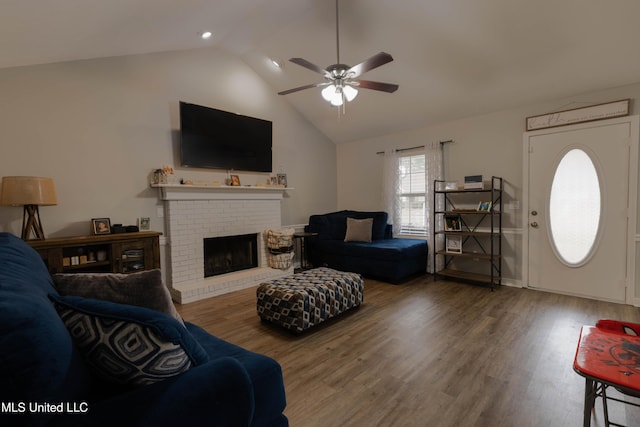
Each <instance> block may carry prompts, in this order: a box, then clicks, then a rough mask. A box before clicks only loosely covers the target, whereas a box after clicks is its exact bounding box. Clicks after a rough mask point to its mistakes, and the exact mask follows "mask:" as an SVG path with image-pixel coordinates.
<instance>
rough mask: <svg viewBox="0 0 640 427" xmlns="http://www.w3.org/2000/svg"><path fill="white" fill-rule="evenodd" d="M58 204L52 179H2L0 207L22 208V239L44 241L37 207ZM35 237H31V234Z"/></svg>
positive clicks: (7, 177) (25, 177)
mask: <svg viewBox="0 0 640 427" xmlns="http://www.w3.org/2000/svg"><path fill="white" fill-rule="evenodd" d="M57 204H58V198H57V196H56V188H55V186H54V185H53V179H51V178H40V177H37V176H5V177H2V191H0V205H4V206H24V211H23V214H22V239H23V240H44V231H42V223H41V222H40V212H39V211H38V207H39V206H54V205H57ZM32 232H33V235H34V236H35V237H33V238H32V237H31V233H32Z"/></svg>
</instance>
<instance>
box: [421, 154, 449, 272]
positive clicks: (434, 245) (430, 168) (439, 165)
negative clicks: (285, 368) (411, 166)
mask: <svg viewBox="0 0 640 427" xmlns="http://www.w3.org/2000/svg"><path fill="white" fill-rule="evenodd" d="M424 157H425V169H426V173H425V180H426V181H427V182H426V183H425V184H426V185H425V188H426V189H427V194H426V200H425V203H426V204H427V206H428V209H427V220H426V225H427V241H428V242H429V257H428V259H427V271H428V272H429V273H435V272H436V271H439V270H442V262H443V260H442V259H441V258H442V257H437V258H438V265H435V266H434V265H433V254H434V252H435V251H436V250H439V249H442V248H443V247H444V238H443V236H438V238H436V236H435V234H434V232H435V230H434V229H433V218H434V216H435V214H434V212H435V211H436V210H442V209H443V206H433V182H434V181H435V180H436V179H443V163H444V161H443V156H442V144H440V143H439V142H436V143H431V144H425V146H424ZM437 220H438V221H440V222H442V215H439V216H438V218H437ZM441 228H442V224H436V230H438V229H441Z"/></svg>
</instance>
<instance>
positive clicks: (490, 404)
mask: <svg viewBox="0 0 640 427" xmlns="http://www.w3.org/2000/svg"><path fill="white" fill-rule="evenodd" d="M364 300H365V301H364V304H363V305H362V306H361V308H359V309H357V310H354V311H352V312H349V313H347V314H345V315H343V316H341V317H339V318H338V319H335V320H334V321H330V322H328V323H327V324H325V325H321V326H319V327H316V328H313V329H311V330H309V331H307V332H306V333H304V334H302V335H299V336H295V335H292V334H290V333H288V332H285V331H282V330H280V329H279V328H277V327H274V326H271V325H269V324H266V323H262V322H261V321H260V320H259V318H258V316H257V315H256V303H255V301H256V300H255V288H250V289H245V290H241V291H237V292H234V293H231V294H227V295H222V296H218V297H214V298H210V299H207V300H203V301H198V302H194V303H190V304H186V305H182V306H181V305H178V306H177V308H178V311H179V312H180V313H181V314H182V316H183V317H184V318H185V320H187V321H190V322H193V323H195V324H198V325H200V326H202V327H204V328H205V329H206V330H208V331H209V332H210V333H212V334H214V335H216V336H218V337H220V338H223V339H225V340H227V341H230V342H233V343H235V344H238V345H240V346H242V347H245V348H247V349H249V350H253V351H256V352H259V353H263V354H266V355H269V356H271V357H273V358H274V359H276V360H278V362H280V364H281V365H282V368H283V372H284V379H285V388H286V392H287V409H286V411H285V414H286V415H287V417H288V418H289V422H290V425H291V426H292V427H308V426H311V427H315V426H318V427H333V426H336V427H338V426H340V427H342V426H366V427H369V426H385V427H386V426H438V427H441V426H518V427H524V426H532V427H534V426H535V427H538V426H581V425H582V408H583V396H584V379H583V378H582V377H580V376H579V375H577V374H576V373H575V372H574V371H573V368H572V362H573V357H574V353H575V349H576V344H577V340H578V336H579V332H580V327H581V326H582V325H593V324H595V322H596V321H597V320H598V319H601V318H610V319H624V320H626V321H632V322H638V323H640V309H638V308H635V307H631V306H627V305H620V304H614V303H606V302H600V301H593V300H588V299H582V298H576V297H571V296H565V295H557V294H552V293H545V292H539V291H533V290H528V289H519V288H509V287H501V288H499V289H497V290H496V291H495V292H491V291H490V290H489V289H487V288H484V287H479V286H474V285H469V284H460V283H454V282H445V281H434V280H433V279H432V278H431V276H425V277H423V278H418V279H415V280H413V281H410V282H408V283H405V284H402V285H389V284H386V283H381V282H376V281H371V280H367V281H366V282H365V294H364ZM599 400H600V399H599ZM627 407H628V405H621V404H617V406H614V407H613V408H612V407H611V405H610V410H612V412H613V417H614V421H617V422H621V423H622V424H627V425H629V426H632V425H640V415H639V414H638V411H639V409H637V408H633V409H627ZM601 416H602V409H601V407H600V406H599V405H597V406H596V408H595V415H594V416H593V417H592V418H593V420H592V426H602V425H604V423H603V422H602V418H601Z"/></svg>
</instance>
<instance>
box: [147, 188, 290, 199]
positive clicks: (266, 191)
mask: <svg viewBox="0 0 640 427" xmlns="http://www.w3.org/2000/svg"><path fill="white" fill-rule="evenodd" d="M151 187H153V188H158V189H159V190H160V199H162V200H280V199H282V198H283V196H284V193H285V192H286V191H290V190H293V188H290V187H286V188H285V187H257V186H231V185H188V184H152V185H151Z"/></svg>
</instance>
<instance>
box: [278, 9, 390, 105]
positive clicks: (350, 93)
mask: <svg viewBox="0 0 640 427" xmlns="http://www.w3.org/2000/svg"><path fill="white" fill-rule="evenodd" d="M338 1H339V0H336V50H337V61H336V63H335V64H333V65H329V66H328V67H327V68H322V67H320V66H318V65H315V64H313V63H311V62H309V61H307V60H306V59H303V58H291V59H289V61H291V62H293V63H294V64H297V65H300V66H302V67H304V68H307V69H309V70H311V71H315V72H316V73H319V74H322V75H323V77H324V79H325V81H324V82H321V83H311V84H308V85H304V86H300V87H296V88H293V89H289V90H285V91H282V92H278V95H288V94H290V93H294V92H298V91H301V90H305V89H311V88H314V87H324V89H323V90H322V97H323V98H324V99H325V100H327V101H328V102H330V103H331V105H334V106H337V107H340V106H343V108H344V102H345V100H346V101H348V102H351V101H353V99H354V98H355V97H356V95H358V90H357V89H358V88H361V89H373V90H378V91H381V92H388V93H393V92H395V91H396V90H398V87H399V86H398V85H397V84H392V83H382V82H374V81H370V80H361V79H359V78H358V77H360V76H361V75H362V74H364V73H366V72H367V71H370V70H373V69H374V68H378V67H380V66H382V65H384V64H386V63H389V62H391V61H393V57H392V56H391V55H389V54H388V53H386V52H380V53H378V54H376V55H374V56H372V57H371V58H369V59H367V60H365V61H363V62H361V63H360V64H358V65H355V66H353V67H350V66H348V65H345V64H341V63H340V27H339V14H338V10H339V8H338Z"/></svg>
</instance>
